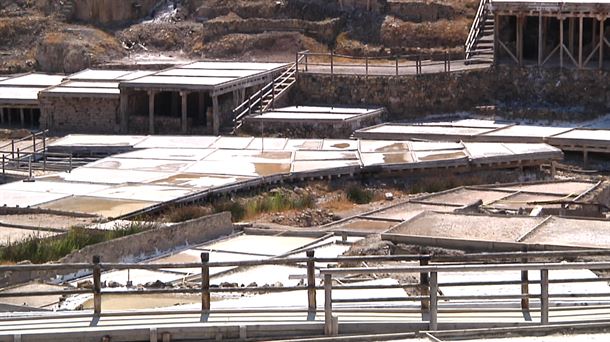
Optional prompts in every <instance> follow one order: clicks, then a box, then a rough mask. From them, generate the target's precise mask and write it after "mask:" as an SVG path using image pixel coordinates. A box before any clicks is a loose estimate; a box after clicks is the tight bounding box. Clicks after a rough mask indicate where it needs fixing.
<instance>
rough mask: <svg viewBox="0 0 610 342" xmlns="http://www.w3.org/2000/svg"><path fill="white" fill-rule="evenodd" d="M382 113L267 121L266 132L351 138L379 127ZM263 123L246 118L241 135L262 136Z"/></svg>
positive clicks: (275, 134) (292, 135)
mask: <svg viewBox="0 0 610 342" xmlns="http://www.w3.org/2000/svg"><path fill="white" fill-rule="evenodd" d="M382 117H383V115H382V113H380V114H379V115H374V116H371V115H369V116H366V117H362V118H356V119H352V120H346V121H339V120H337V121H330V122H325V121H323V120H319V121H315V120H307V121H303V120H299V121H296V120H283V121H282V120H274V121H271V122H270V121H267V120H266V121H265V123H264V132H265V134H271V135H273V136H278V137H290V138H304V139H307V138H309V139H316V138H320V139H322V138H332V139H339V138H349V137H350V136H351V135H352V133H354V131H355V130H358V129H361V128H365V127H370V126H374V125H378V124H380V123H382ZM260 132H261V123H260V120H252V119H248V118H246V120H245V121H244V125H243V126H242V128H241V131H240V133H245V134H249V135H254V136H256V135H260Z"/></svg>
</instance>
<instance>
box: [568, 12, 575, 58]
mask: <svg viewBox="0 0 610 342" xmlns="http://www.w3.org/2000/svg"><path fill="white" fill-rule="evenodd" d="M568 51H570V53H571V54H574V17H570V18H569V19H568Z"/></svg>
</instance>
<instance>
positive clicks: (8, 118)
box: [6, 108, 13, 126]
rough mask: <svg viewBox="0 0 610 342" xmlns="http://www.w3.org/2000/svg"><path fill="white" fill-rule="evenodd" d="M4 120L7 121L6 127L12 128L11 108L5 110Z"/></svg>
mask: <svg viewBox="0 0 610 342" xmlns="http://www.w3.org/2000/svg"><path fill="white" fill-rule="evenodd" d="M6 118H7V121H8V125H9V126H12V125H13V110H12V109H11V108H7V109H6Z"/></svg>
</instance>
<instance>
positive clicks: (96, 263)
mask: <svg viewBox="0 0 610 342" xmlns="http://www.w3.org/2000/svg"><path fill="white" fill-rule="evenodd" d="M100 261H101V259H100V257H99V255H94V256H93V313H94V314H95V315H98V316H99V315H100V314H101V313H102V280H101V278H102V268H101V266H100Z"/></svg>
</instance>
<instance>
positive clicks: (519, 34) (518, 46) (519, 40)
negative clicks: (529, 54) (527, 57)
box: [517, 14, 525, 66]
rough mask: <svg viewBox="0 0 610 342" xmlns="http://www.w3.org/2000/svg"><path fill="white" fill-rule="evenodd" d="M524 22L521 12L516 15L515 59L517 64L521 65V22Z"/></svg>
mask: <svg viewBox="0 0 610 342" xmlns="http://www.w3.org/2000/svg"><path fill="white" fill-rule="evenodd" d="M524 22H525V20H524V17H523V15H522V14H519V15H518V16H517V60H518V61H519V66H523V23H524Z"/></svg>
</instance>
